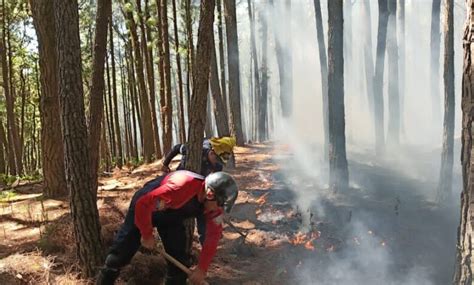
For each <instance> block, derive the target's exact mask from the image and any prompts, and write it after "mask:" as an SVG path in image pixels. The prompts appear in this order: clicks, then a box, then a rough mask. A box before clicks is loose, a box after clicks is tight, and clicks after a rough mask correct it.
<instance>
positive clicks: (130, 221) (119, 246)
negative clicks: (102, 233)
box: [97, 170, 238, 285]
mask: <svg viewBox="0 0 474 285" xmlns="http://www.w3.org/2000/svg"><path fill="white" fill-rule="evenodd" d="M237 194H238V188H237V184H236V182H235V180H234V179H233V178H232V176H230V175H229V174H227V173H225V172H217V173H213V174H211V175H209V176H207V177H206V178H204V177H203V176H201V175H199V174H196V173H193V172H190V171H185V170H180V171H176V172H172V173H170V174H168V175H165V176H160V177H158V178H156V179H154V180H151V181H149V182H148V183H146V184H145V186H144V187H143V188H142V189H140V190H139V191H137V192H136V193H135V194H134V196H133V198H132V201H131V202H130V207H129V209H128V212H127V215H126V217H125V221H124V223H123V224H122V226H121V228H120V230H119V231H118V233H117V234H116V236H115V239H114V242H113V245H112V247H111V249H110V251H109V253H108V255H107V258H106V260H105V267H104V268H103V269H102V270H101V272H100V273H99V276H98V279H97V284H100V285H106V284H114V282H115V280H116V279H117V278H118V276H119V274H120V270H121V268H122V267H124V266H125V265H127V264H129V263H130V261H131V259H132V258H133V256H134V255H135V253H136V252H137V251H138V249H139V247H140V245H142V246H144V247H146V248H149V249H151V248H153V247H154V246H155V244H156V241H155V239H154V237H153V227H156V229H157V230H158V234H159V235H160V238H161V241H162V242H163V246H164V249H165V251H166V252H167V253H168V254H169V255H171V256H173V257H174V258H175V259H177V260H178V261H180V262H181V263H183V264H184V265H186V266H188V267H189V266H190V256H189V253H187V252H186V245H187V244H188V242H192V237H189V236H187V234H186V230H185V226H184V223H183V222H184V220H185V219H187V218H190V217H196V216H198V215H202V214H204V217H205V220H206V236H205V242H204V244H203V246H202V251H201V254H200V255H199V262H198V265H197V267H196V269H195V270H194V271H193V273H192V275H191V276H189V279H190V281H191V282H192V283H193V284H201V283H202V282H203V281H204V278H205V276H206V272H207V268H208V266H209V264H210V263H211V260H212V258H213V257H214V255H215V253H216V250H217V244H218V242H219V240H220V238H221V236H222V221H223V214H224V211H226V212H230V210H231V208H232V206H233V204H234V203H235V200H236V199H237ZM186 279H187V275H186V274H185V273H184V272H182V271H181V270H180V269H179V268H178V267H176V266H174V265H173V264H172V263H170V262H168V270H167V276H166V281H165V284H180V285H181V284H186Z"/></svg>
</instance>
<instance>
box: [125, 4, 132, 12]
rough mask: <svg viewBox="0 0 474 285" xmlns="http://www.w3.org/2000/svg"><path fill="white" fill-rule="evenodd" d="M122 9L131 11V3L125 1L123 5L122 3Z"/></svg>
mask: <svg viewBox="0 0 474 285" xmlns="http://www.w3.org/2000/svg"><path fill="white" fill-rule="evenodd" d="M123 10H124V12H125V13H130V12H133V4H132V3H130V2H127V3H125V5H123Z"/></svg>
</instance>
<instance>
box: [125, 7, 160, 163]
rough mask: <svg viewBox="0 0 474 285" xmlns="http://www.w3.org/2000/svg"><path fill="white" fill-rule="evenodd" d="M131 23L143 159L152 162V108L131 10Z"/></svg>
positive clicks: (128, 16) (129, 21)
mask: <svg viewBox="0 0 474 285" xmlns="http://www.w3.org/2000/svg"><path fill="white" fill-rule="evenodd" d="M125 14H126V18H127V19H128V23H129V31H130V36H131V39H132V46H133V50H134V52H135V62H136V72H137V79H138V88H139V96H140V106H141V113H140V115H141V124H142V142H143V143H142V145H143V159H144V161H145V162H147V163H148V162H151V160H152V158H153V154H154V151H155V146H154V143H153V126H152V122H151V108H150V101H149V97H148V93H147V89H146V86H145V75H144V73H143V71H144V67H143V57H142V51H141V49H140V43H139V40H138V35H137V27H136V24H135V20H134V19H133V15H132V13H131V12H125Z"/></svg>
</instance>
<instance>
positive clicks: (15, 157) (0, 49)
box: [0, 0, 23, 175]
mask: <svg viewBox="0 0 474 285" xmlns="http://www.w3.org/2000/svg"><path fill="white" fill-rule="evenodd" d="M6 15H7V11H6V5H5V0H2V17H1V21H2V39H1V40H0V57H1V59H0V61H1V66H2V76H3V89H4V94H5V102H6V109H7V134H8V145H9V152H8V153H9V161H10V174H12V175H20V174H22V168H23V167H22V160H21V145H20V137H19V135H18V129H17V126H16V118H15V110H14V107H15V97H14V96H13V92H12V88H13V87H12V85H11V72H12V71H11V66H10V68H9V64H8V58H7V39H6V37H7V31H9V27H7V21H6V20H5V17H6Z"/></svg>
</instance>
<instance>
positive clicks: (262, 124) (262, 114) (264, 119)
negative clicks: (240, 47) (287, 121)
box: [258, 7, 268, 141]
mask: <svg viewBox="0 0 474 285" xmlns="http://www.w3.org/2000/svg"><path fill="white" fill-rule="evenodd" d="M265 8H266V7H265ZM263 11H264V12H263V13H265V14H263V15H262V17H261V23H262V66H261V70H262V82H261V86H260V98H259V104H258V107H259V108H258V140H259V141H264V140H266V139H267V138H268V111H267V109H268V64H267V62H268V59H267V54H268V25H267V17H268V13H266V9H263Z"/></svg>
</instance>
